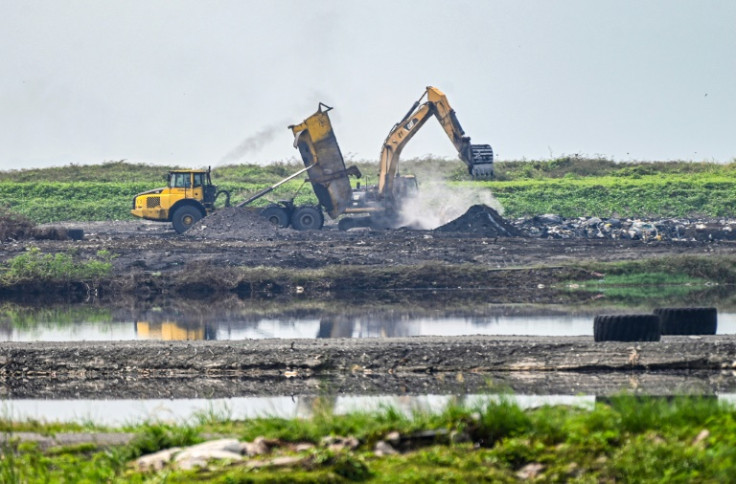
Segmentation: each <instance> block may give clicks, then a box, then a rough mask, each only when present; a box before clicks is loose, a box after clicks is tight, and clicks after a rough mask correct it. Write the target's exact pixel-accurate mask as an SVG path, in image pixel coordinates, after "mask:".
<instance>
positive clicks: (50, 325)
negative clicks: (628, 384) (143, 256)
mask: <svg viewBox="0 0 736 484" xmlns="http://www.w3.org/2000/svg"><path fill="white" fill-rule="evenodd" d="M128 317H129V319H128V320H125V319H126V318H125V317H123V318H122V319H123V320H115V318H113V317H110V318H102V320H96V321H90V320H89V319H85V316H84V314H80V316H79V317H78V319H75V318H71V319H69V318H67V317H65V318H64V319H65V321H59V320H54V318H53V316H52V317H48V316H45V317H44V318H43V320H40V321H38V320H37V321H33V322H32V324H28V323H26V324H23V325H14V324H3V325H2V326H0V341H122V340H146V339H153V340H243V339H261V338H285V339H294V338H338V337H341V338H376V337H385V338H391V337H405V336H464V335H525V336H593V318H594V314H588V315H569V314H560V313H559V312H554V313H552V312H550V313H546V314H545V313H544V312H542V313H540V314H500V315H499V314H490V315H483V316H478V315H473V316H454V315H450V316H447V315H433V316H427V315H419V316H418V315H412V314H411V313H405V314H395V313H392V314H391V315H386V314H378V315H371V314H361V315H343V316H337V317H336V316H328V317H327V316H322V317H320V316H307V317H290V316H281V317H264V318H252V317H249V318H242V319H238V318H233V317H232V316H227V317H222V319H220V318H218V315H217V314H213V315H212V317H211V319H208V318H201V317H200V318H196V319H194V320H193V319H191V318H187V317H185V316H182V315H177V314H166V313H161V312H158V313H156V315H155V317H151V315H150V314H148V315H144V317H143V318H135V317H134V316H132V315H131V316H128ZM718 334H736V313H721V314H719V315H718Z"/></svg>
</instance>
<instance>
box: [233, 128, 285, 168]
mask: <svg viewBox="0 0 736 484" xmlns="http://www.w3.org/2000/svg"><path fill="white" fill-rule="evenodd" d="M286 124H287V123H286V122H284V121H280V122H279V123H274V124H271V125H269V126H266V127H265V128H263V129H261V130H260V131H258V132H257V133H255V134H253V135H251V136H248V137H247V138H245V139H244V140H243V141H241V142H240V144H239V145H238V146H237V147H235V148H233V149H232V150H231V151H230V152H229V153H228V154H227V155H225V156H224V157H223V158H222V160H220V163H232V162H235V161H240V160H242V159H243V158H244V157H246V156H247V155H252V154H254V153H257V152H258V151H260V150H261V149H262V148H263V147H264V146H266V145H267V144H268V143H270V142H271V141H273V139H274V138H275V137H276V135H277V134H278V133H280V132H281V131H284V126H286Z"/></svg>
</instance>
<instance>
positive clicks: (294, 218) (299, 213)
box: [291, 205, 325, 230]
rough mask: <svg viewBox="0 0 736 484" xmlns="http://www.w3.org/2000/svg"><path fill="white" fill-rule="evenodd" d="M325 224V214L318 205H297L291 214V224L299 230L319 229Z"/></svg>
mask: <svg viewBox="0 0 736 484" xmlns="http://www.w3.org/2000/svg"><path fill="white" fill-rule="evenodd" d="M324 224H325V216H324V215H323V214H322V210H320V209H319V208H317V207H312V206H309V205H307V206H304V207H297V208H296V210H294V213H293V214H291V226H292V227H294V228H295V229H297V230H319V229H321V228H322V226H323V225H324Z"/></svg>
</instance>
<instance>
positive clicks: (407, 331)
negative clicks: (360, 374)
mask: <svg viewBox="0 0 736 484" xmlns="http://www.w3.org/2000/svg"><path fill="white" fill-rule="evenodd" d="M169 317H170V316H167V318H169ZM296 326H299V328H298V329H297V328H296ZM413 334H416V329H415V328H413V321H410V320H398V321H396V320H385V319H380V320H375V319H371V318H370V317H368V318H365V317H355V316H347V315H345V316H327V317H323V318H321V319H319V320H314V319H306V320H292V321H289V320H286V321H283V320H268V319H265V320H256V321H237V322H234V321H229V322H221V323H217V322H204V321H191V320H190V321H187V320H186V318H183V319H182V320H178V321H175V320H171V319H163V320H158V321H157V320H155V319H154V320H151V319H150V317H149V319H148V320H147V321H140V320H139V321H136V322H135V337H136V338H137V339H146V340H164V341H196V340H217V339H228V340H229V339H243V338H258V337H261V338H264V337H265V338H269V337H271V338H279V337H281V338H284V337H300V338H305V337H306V338H315V337H316V338H366V337H382V338H392V337H401V336H412V335H413ZM218 336H219V337H218Z"/></svg>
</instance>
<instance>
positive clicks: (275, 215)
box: [260, 205, 289, 227]
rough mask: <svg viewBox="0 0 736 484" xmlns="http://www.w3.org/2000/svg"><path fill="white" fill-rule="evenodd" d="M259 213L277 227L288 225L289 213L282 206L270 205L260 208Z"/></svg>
mask: <svg viewBox="0 0 736 484" xmlns="http://www.w3.org/2000/svg"><path fill="white" fill-rule="evenodd" d="M260 215H261V217H263V218H265V219H267V220H268V221H269V222H271V223H272V224H274V225H275V226H277V227H288V226H289V213H288V212H287V211H286V209H285V208H284V207H280V206H278V205H271V206H268V207H266V208H264V209H263V210H261V212H260Z"/></svg>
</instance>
